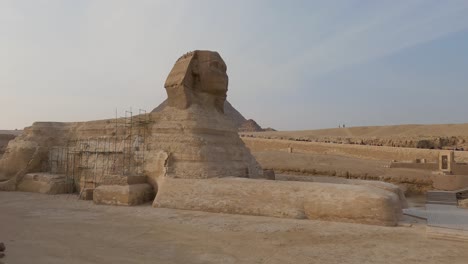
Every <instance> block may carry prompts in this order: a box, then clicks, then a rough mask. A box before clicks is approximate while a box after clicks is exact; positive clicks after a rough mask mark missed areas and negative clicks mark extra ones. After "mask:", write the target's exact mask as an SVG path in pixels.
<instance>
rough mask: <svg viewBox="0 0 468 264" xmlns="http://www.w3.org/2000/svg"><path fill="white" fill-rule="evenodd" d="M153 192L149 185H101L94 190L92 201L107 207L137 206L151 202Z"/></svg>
mask: <svg viewBox="0 0 468 264" xmlns="http://www.w3.org/2000/svg"><path fill="white" fill-rule="evenodd" d="M153 199H154V192H153V188H152V187H151V185H149V184H146V183H143V184H133V185H102V186H99V187H97V188H96V189H95V190H94V196H93V201H94V203H96V204H107V205H127V206H128V205H138V204H142V203H146V202H149V201H152V200H153Z"/></svg>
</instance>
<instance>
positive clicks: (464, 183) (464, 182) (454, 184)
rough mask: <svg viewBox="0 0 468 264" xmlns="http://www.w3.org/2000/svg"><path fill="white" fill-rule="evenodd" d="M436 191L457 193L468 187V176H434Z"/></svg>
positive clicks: (432, 177)
mask: <svg viewBox="0 0 468 264" xmlns="http://www.w3.org/2000/svg"><path fill="white" fill-rule="evenodd" d="M431 179H432V181H433V186H434V189H436V190H442V191H455V190H459V189H463V188H466V187H468V175H432V176H431Z"/></svg>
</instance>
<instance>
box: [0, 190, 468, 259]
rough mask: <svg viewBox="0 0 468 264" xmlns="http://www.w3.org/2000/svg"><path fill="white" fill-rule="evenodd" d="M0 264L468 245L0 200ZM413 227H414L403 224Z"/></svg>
mask: <svg viewBox="0 0 468 264" xmlns="http://www.w3.org/2000/svg"><path fill="white" fill-rule="evenodd" d="M0 200H1V201H2V203H0V212H2V213H1V214H0V223H1V225H0V234H1V239H2V241H4V242H5V244H6V246H7V251H6V258H4V259H2V261H3V262H4V263H17V264H21V263H36V264H42V263H44V264H46V263H47V264H54V263H70V264H73V263H80V264H84V263H139V264H141V263H269V264H273V263H282V264H284V263H340V264H342V263H355V264H358V263H359V264H361V263H373V264H375V263H405V264H411V263H426V264H430V263H434V264H436V263H437V264H439V263H453V264H462V263H466V259H467V258H468V244H466V243H465V244H462V243H459V242H453V241H445V240H433V239H429V238H426V235H425V224H424V223H418V222H417V221H418V220H416V219H414V218H411V219H410V218H406V219H405V222H406V224H405V225H404V226H399V227H381V226H369V225H360V224H345V223H332V222H323V221H314V220H295V219H279V218H270V217H258V216H241V215H226V214H212V213H205V212H194V211H183V210H172V209H162V208H160V209H158V210H154V209H153V208H152V207H151V206H150V205H149V204H147V205H141V206H136V207H116V206H104V205H94V204H93V203H92V202H90V201H80V200H78V199H77V196H76V195H57V196H49V195H42V194H32V193H21V192H0ZM410 223H411V224H413V225H412V226H411V227H410V226H409V224H410Z"/></svg>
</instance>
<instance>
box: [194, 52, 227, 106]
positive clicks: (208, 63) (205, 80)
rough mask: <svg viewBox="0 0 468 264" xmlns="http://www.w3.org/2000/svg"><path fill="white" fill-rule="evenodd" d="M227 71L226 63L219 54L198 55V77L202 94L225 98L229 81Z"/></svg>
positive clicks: (202, 53)
mask: <svg viewBox="0 0 468 264" xmlns="http://www.w3.org/2000/svg"><path fill="white" fill-rule="evenodd" d="M226 70H227V68H226V63H224V61H223V59H222V58H221V56H219V54H218V53H217V52H209V51H200V52H199V53H198V75H199V78H200V89H201V91H202V92H205V93H209V94H213V95H218V96H224V97H225V96H226V92H227V90H228V88H227V87H228V80H229V78H228V76H227V74H226Z"/></svg>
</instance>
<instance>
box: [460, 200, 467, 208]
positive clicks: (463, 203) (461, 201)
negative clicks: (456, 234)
mask: <svg viewBox="0 0 468 264" xmlns="http://www.w3.org/2000/svg"><path fill="white" fill-rule="evenodd" d="M458 207H460V208H465V209H468V199H464V200H460V201H458Z"/></svg>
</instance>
